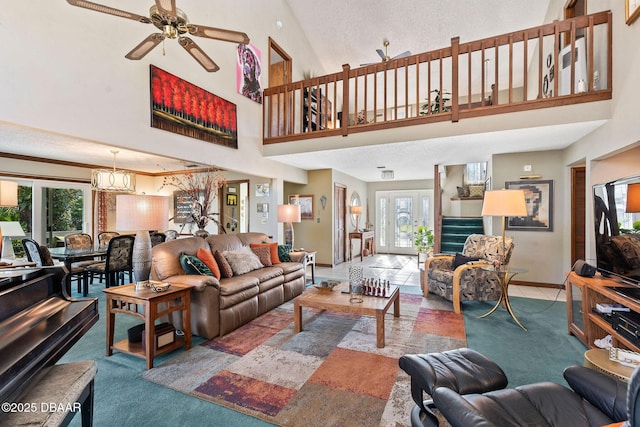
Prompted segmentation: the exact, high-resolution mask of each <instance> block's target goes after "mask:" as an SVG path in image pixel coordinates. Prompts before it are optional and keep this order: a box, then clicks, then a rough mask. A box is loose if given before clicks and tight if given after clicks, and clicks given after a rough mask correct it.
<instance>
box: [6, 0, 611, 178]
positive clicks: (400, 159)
mask: <svg viewBox="0 0 640 427" xmlns="http://www.w3.org/2000/svg"><path fill="white" fill-rule="evenodd" d="M113 1H114V2H110V1H109V0H104V1H100V3H103V4H107V5H112V6H115V7H122V8H124V9H126V7H125V5H124V4H121V3H122V2H121V0H117V1H116V0H113ZM256 1H258V0H256ZM284 1H285V3H286V4H288V5H289V7H290V9H291V11H292V12H293V14H294V15H295V16H296V17H297V19H298V20H299V21H300V26H301V27H302V28H303V31H304V32H305V36H306V38H307V39H308V41H309V44H310V45H311V48H312V49H313V51H314V53H315V55H316V56H317V57H318V58H319V61H320V63H321V64H322V67H323V68H324V70H310V71H311V72H312V73H313V74H314V75H320V74H324V73H325V72H335V71H339V70H340V69H341V66H342V64H345V63H348V64H350V65H351V66H352V67H357V66H358V65H360V64H362V63H371V62H376V61H379V60H380V58H379V56H378V54H377V53H376V49H383V45H382V43H383V40H384V39H387V40H389V41H390V46H389V55H390V56H395V55H397V54H399V53H402V52H404V51H406V50H410V51H411V52H412V53H418V52H424V51H429V50H432V49H436V48H441V47H445V46H447V45H449V44H450V42H451V37H454V36H459V37H460V40H461V42H466V41H472V40H477V39H481V38H485V37H489V36H493V35H498V34H502V33H505V32H510V31H514V30H517V29H523V28H528V27H533V26H536V25H540V24H542V23H543V21H544V17H545V14H546V12H547V8H548V4H549V0H536V1H534V2H524V1H523V0H483V1H478V0H457V1H443V0H397V1H390V0H367V1H364V0H352V1H348V2H346V1H344V0H325V1H323V2H318V1H312V0H284ZM149 3H150V1H149ZM182 3H184V4H181V2H178V6H179V7H184V8H185V9H187V8H188V6H189V5H188V3H189V2H188V0H184V1H183V2H182ZM524 5H526V13H523V7H524ZM69 7H70V6H69ZM129 9H132V11H137V12H143V11H144V8H142V10H140V7H135V8H134V7H130V8H129ZM89 17H90V15H87V19H89ZM61 19H63V20H64V19H65V18H64V17H61ZM114 19H116V18H114ZM283 25H285V26H286V25H288V23H287V22H283ZM247 31H248V32H249V35H250V36H252V35H251V33H250V29H247ZM110 37H111V38H112V40H111V42H112V43H114V44H118V45H120V44H121V45H122V46H130V45H131V34H128V33H125V32H114V33H113V34H111V36H110ZM78 60H81V59H78ZM122 60H124V59H122ZM294 62H295V58H294ZM298 66H299V65H298ZM303 68H304V67H303ZM263 84H266V76H265V77H264V78H263ZM600 124H601V123H598V122H591V123H583V124H580V125H564V126H554V127H547V128H536V130H535V132H532V131H531V130H530V129H523V130H519V131H518V130H513V131H503V132H485V133H483V134H477V135H466V136H465V137H455V136H453V137H448V138H438V139H430V140H423V139H420V140H415V141H405V142H402V143H395V144H378V145H375V146H370V147H360V148H349V149H346V150H326V151H314V152H312V153H300V154H287V155H278V156H273V157H272V158H273V159H275V160H279V161H282V162H285V163H289V164H292V165H295V166H298V167H301V168H304V169H318V168H334V169H336V170H339V171H341V172H343V173H346V174H349V175H352V176H354V177H357V178H359V179H362V180H364V181H379V180H380V171H379V169H378V166H385V167H386V168H388V169H394V170H395V179H396V180H411V179H426V178H431V177H433V164H452V163H464V162H465V161H480V160H483V159H488V158H489V156H490V155H491V154H493V153H508V152H516V151H529V150H543V149H561V148H564V147H566V146H568V145H569V144H571V143H572V142H573V141H575V140H576V139H578V138H580V137H582V136H583V135H585V134H586V133H588V132H591V131H592V130H593V129H594V128H595V127H597V126H598V125H600ZM514 141H517V144H514ZM112 149H113V148H112V147H109V146H108V145H104V144H102V143H100V142H99V141H86V140H79V139H77V138H74V137H73V136H70V135H59V134H51V133H46V132H42V131H38V130H33V129H27V128H23V127H19V126H14V125H12V124H10V123H3V122H0V152H7V153H12V154H22V155H28V156H35V157H45V158H51V159H56V160H62V161H71V162H79V163H90V164H93V165H102V166H106V167H109V166H111V165H113V155H112V154H111V152H110V151H111V150H112ZM356 158H357V159H360V160H361V161H358V162H354V161H353V159H356ZM87 159H91V160H90V161H88V160H87ZM117 164H118V167H122V168H127V169H133V170H138V171H141V172H149V173H158V172H162V171H168V170H179V169H182V168H183V167H184V165H183V163H182V162H181V161H180V159H169V158H163V157H159V156H155V155H153V154H151V153H140V152H135V151H132V150H125V149H120V153H118V158H117Z"/></svg>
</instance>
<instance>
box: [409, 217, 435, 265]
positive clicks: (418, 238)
mask: <svg viewBox="0 0 640 427" xmlns="http://www.w3.org/2000/svg"><path fill="white" fill-rule="evenodd" d="M433 243H434V237H433V231H431V230H429V227H428V226H426V225H420V226H418V229H417V230H416V231H415V232H414V233H413V244H414V245H415V247H416V250H417V251H418V263H420V254H426V255H427V256H429V254H430V253H431V251H432V249H433Z"/></svg>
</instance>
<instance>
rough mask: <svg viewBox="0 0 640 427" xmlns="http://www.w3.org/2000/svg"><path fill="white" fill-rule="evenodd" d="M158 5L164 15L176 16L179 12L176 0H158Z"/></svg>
mask: <svg viewBox="0 0 640 427" xmlns="http://www.w3.org/2000/svg"><path fill="white" fill-rule="evenodd" d="M156 7H157V8H158V11H160V13H162V14H163V15H167V16H172V17H175V16H176V15H177V14H178V11H177V9H176V0H156Z"/></svg>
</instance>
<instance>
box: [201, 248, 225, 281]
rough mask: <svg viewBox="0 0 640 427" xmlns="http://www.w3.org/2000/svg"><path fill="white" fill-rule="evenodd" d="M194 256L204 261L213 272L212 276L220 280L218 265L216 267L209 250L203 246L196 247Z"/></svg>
mask: <svg viewBox="0 0 640 427" xmlns="http://www.w3.org/2000/svg"><path fill="white" fill-rule="evenodd" d="M196 256H197V257H198V259H199V260H200V261H202V262H204V263H205V265H206V266H207V267H209V270H211V273H213V277H215V278H216V279H218V280H220V267H218V263H217V262H216V259H215V258H214V257H213V254H212V253H211V251H210V250H208V249H205V248H198V252H197V253H196Z"/></svg>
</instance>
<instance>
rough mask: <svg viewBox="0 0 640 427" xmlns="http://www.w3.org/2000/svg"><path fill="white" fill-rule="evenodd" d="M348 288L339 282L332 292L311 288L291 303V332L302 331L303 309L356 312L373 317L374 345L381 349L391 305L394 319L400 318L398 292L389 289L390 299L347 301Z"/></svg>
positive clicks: (375, 298)
mask: <svg viewBox="0 0 640 427" xmlns="http://www.w3.org/2000/svg"><path fill="white" fill-rule="evenodd" d="M346 289H349V283H348V282H342V283H340V284H339V285H338V286H336V287H335V288H333V291H331V292H327V291H321V290H319V289H316V288H315V287H310V288H308V289H307V290H306V291H304V293H303V294H302V295H299V296H298V297H296V298H295V299H294V300H293V321H294V331H295V332H296V333H298V332H302V307H309V308H317V309H320V310H330V311H338V312H341V313H355V314H362V315H365V316H375V318H376V345H377V347H378V348H383V347H384V316H385V314H386V313H387V311H388V310H389V307H391V305H393V316H394V317H400V292H399V290H398V287H397V286H395V285H392V286H391V287H390V288H389V295H390V296H389V297H374V296H367V295H365V296H363V297H362V298H363V301H362V302H350V299H351V296H350V295H349V294H348V293H343V292H342V291H343V290H346Z"/></svg>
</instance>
